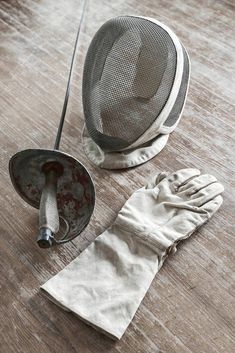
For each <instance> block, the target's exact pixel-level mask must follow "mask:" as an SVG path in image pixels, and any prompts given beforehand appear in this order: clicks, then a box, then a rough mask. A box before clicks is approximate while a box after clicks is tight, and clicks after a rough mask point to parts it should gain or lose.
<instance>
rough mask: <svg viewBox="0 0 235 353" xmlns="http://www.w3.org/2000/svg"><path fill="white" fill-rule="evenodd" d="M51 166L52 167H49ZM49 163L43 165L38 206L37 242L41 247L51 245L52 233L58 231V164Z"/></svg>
mask: <svg viewBox="0 0 235 353" xmlns="http://www.w3.org/2000/svg"><path fill="white" fill-rule="evenodd" d="M51 166H53V168H52V167H51ZM56 167H57V168H55V164H51V163H50V167H49V168H48V165H44V166H43V169H44V170H43V171H44V174H45V185H44V188H43V190H42V195H41V200H40V208H39V235H38V238H37V243H38V245H39V246H40V247H41V248H49V247H51V246H52V245H53V239H54V234H56V233H57V232H58V231H59V227H60V219H59V212H58V206H57V181H58V177H59V174H61V173H58V166H57V165H56Z"/></svg>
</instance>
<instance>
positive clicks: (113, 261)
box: [41, 169, 224, 339]
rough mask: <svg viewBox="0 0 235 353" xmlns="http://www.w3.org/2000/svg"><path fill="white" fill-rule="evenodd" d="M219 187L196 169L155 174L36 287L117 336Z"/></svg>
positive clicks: (210, 208) (213, 206) (217, 202)
mask: <svg viewBox="0 0 235 353" xmlns="http://www.w3.org/2000/svg"><path fill="white" fill-rule="evenodd" d="M223 190H224V189H223V186H222V185H221V184H220V183H218V182H217V180H216V178H215V177H213V176H211V175H208V174H205V175H200V171H199V170H197V169H183V170H179V171H177V172H175V173H173V174H171V175H169V176H168V175H167V174H166V173H160V174H158V175H157V176H155V177H154V178H152V179H151V180H150V181H149V183H148V184H147V186H146V187H143V188H141V189H139V190H137V191H136V192H134V193H133V195H132V196H131V197H130V199H129V200H128V201H127V202H126V203H125V205H124V206H123V208H122V209H121V211H120V212H119V214H118V216H117V218H116V220H115V222H114V224H113V225H112V226H111V227H110V228H109V229H107V230H106V231H105V232H104V233H103V234H101V235H100V236H98V237H97V239H96V240H95V241H94V242H93V243H92V244H91V245H89V246H88V248H87V249H86V250H84V252H83V253H82V254H81V255H79V256H78V257H77V258H76V259H75V260H74V261H72V262H71V263H70V264H69V265H68V266H67V267H66V268H65V269H64V270H62V271H61V272H59V273H58V274H57V275H56V276H54V277H53V278H52V279H50V280H49V281H48V282H46V283H45V284H44V285H43V286H42V287H41V288H42V289H43V290H44V291H46V293H47V295H48V296H49V298H50V299H51V300H53V301H54V302H56V303H57V304H58V305H60V306H62V307H63V308H64V309H66V310H69V311H72V312H73V313H75V314H76V315H78V316H79V317H80V318H81V319H82V320H84V321H86V322H87V323H88V324H90V325H92V326H94V327H95V328H97V329H99V330H101V331H103V332H104V333H105V334H107V335H109V336H111V337H112V338H118V339H120V338H121V336H122V335H123V333H124V332H125V330H126V328H127V327H128V325H129V323H130V322H131V320H132V318H133V316H134V314H135V312H136V310H137V309H138V306H139V305H140V303H141V301H142V299H143V297H144V295H145V294H146V292H147V290H148V288H149V286H150V284H151V282H152V280H153V278H154V276H155V274H156V273H157V272H158V270H159V269H160V267H161V266H162V264H163V262H164V260H165V258H166V257H167V256H168V254H169V253H170V252H172V251H175V250H176V245H177V244H178V242H179V241H180V240H182V239H185V238H187V237H189V236H190V235H191V234H192V233H193V232H194V231H195V230H196V229H197V228H198V227H200V226H201V225H202V224H203V223H205V222H206V221H207V220H208V219H209V218H210V217H211V216H212V215H213V214H214V213H215V212H216V211H217V210H218V208H219V207H220V206H221V204H222V201H223V199H222V197H221V195H220V194H221V193H222V192H223Z"/></svg>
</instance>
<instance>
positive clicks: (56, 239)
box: [9, 0, 95, 248]
mask: <svg viewBox="0 0 235 353" xmlns="http://www.w3.org/2000/svg"><path fill="white" fill-rule="evenodd" d="M85 7H86V0H84V2H83V9H82V15H81V19H80V22H79V26H78V30H77V35H76V40H75V45H74V50H73V55H72V60H71V65H70V71H69V77H68V82H67V88H66V93H65V98H64V104H63V109H62V113H61V117H60V122H59V127H58V130H57V135H56V139H55V144H54V149H52V150H48V149H26V150H22V151H20V152H17V153H16V154H15V155H13V156H12V157H11V159H10V161H9V173H10V177H11V181H12V184H13V186H14V188H15V190H16V191H17V193H18V194H19V195H20V196H21V197H22V198H23V199H24V200H25V201H26V202H27V203H28V204H30V205H31V206H33V207H35V208H37V209H39V235H38V237H37V243H38V245H39V246H40V247H41V248H49V247H51V246H54V245H59V244H64V243H66V242H68V241H71V240H72V239H74V238H75V237H77V236H78V235H79V234H80V233H81V232H82V231H83V229H84V228H85V227H86V226H87V224H88V223H89V220H90V217H91V215H92V213H93V210H94V205H95V188H94V184H93V181H92V178H91V176H90V174H89V173H88V171H87V170H86V168H85V167H84V166H83V165H82V163H81V162H79V161H78V160H77V159H75V158H74V157H72V156H71V155H69V154H67V153H64V152H61V151H59V146H60V140H61V134H62V130H63V126H64V120H65V115H66V111H67V105H68V99H69V94H70V87H71V80H72V76H73V70H74V66H75V57H76V52H77V47H78V41H79V36H80V32H81V25H82V22H83V18H84V13H85Z"/></svg>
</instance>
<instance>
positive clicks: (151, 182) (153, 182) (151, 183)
mask: <svg viewBox="0 0 235 353" xmlns="http://www.w3.org/2000/svg"><path fill="white" fill-rule="evenodd" d="M167 175H168V173H166V172H162V173H158V174H156V175H153V176H151V177H150V178H149V180H148V182H147V184H146V186H145V189H153V188H154V187H155V186H157V185H158V184H159V183H160V181H162V180H163V179H165V177H166V176H167Z"/></svg>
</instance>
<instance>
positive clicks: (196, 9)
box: [0, 0, 235, 353]
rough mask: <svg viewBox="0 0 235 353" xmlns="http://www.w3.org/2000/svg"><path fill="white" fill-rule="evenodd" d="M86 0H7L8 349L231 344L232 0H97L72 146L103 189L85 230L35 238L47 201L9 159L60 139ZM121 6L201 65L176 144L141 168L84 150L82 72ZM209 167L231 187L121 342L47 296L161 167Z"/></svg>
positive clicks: (200, 352)
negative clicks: (54, 244) (21, 180)
mask: <svg viewBox="0 0 235 353" xmlns="http://www.w3.org/2000/svg"><path fill="white" fill-rule="evenodd" d="M80 5H81V2H80V0H70V1H66V0H56V1H55V0H34V1H32V0H1V1H0V38H1V39H0V40H1V41H0V44H1V49H0V54H1V56H0V58H1V60H0V111H1V120H0V143H1V153H0V166H1V169H0V170H1V178H0V220H1V221H0V230H1V232H0V233H1V234H0V236H1V237H0V251H1V266H0V284H1V289H0V290H1V295H0V305H1V310H0V351H1V353H11V352H12V353H16V352H17V353H34V352H37V353H39V352H40V353H53V352H56V353H58V352H59V353H72V352H79V353H157V352H159V351H161V352H165V353H176V352H177V353H190V352H194V353H222V352H224V353H232V352H234V349H235V337H234V316H235V315H234V313H235V301H234V247H235V241H234V208H235V201H234V200H235V190H234V171H235V168H234V160H235V158H234V154H235V152H234V151H235V149H234V140H235V134H234V115H235V109H234V93H235V92H234V88H235V75H234V73H235V32H234V27H235V4H234V2H233V0H230V1H229V0H224V1H223V0H221V1H215V0H206V1H204V0H177V1H171V0H142V1H138V0H125V1H124V0H113V1H108V0H100V1H95V0H90V2H89V8H88V13H87V16H86V23H85V26H84V28H83V33H82V36H81V48H80V54H79V55H78V60H77V67H76V75H75V81H74V85H73V90H72V97H71V101H70V104H69V111H68V116H67V121H66V124H65V129H64V134H63V138H62V144H61V148H62V149H63V150H64V151H66V152H68V153H70V154H71V155H73V156H75V157H77V158H79V159H80V160H81V161H82V163H84V164H85V166H86V167H87V168H88V169H89V171H90V172H91V174H92V176H93V178H94V181H95V184H96V189H97V203H96V210H95V213H94V216H93V218H92V221H91V223H90V225H89V226H88V228H87V229H86V230H85V232H84V233H83V235H82V236H81V237H80V238H77V239H76V240H74V241H73V242H72V243H70V244H67V245H64V246H62V247H60V248H56V249H52V250H49V251H47V250H41V249H39V248H38V246H37V245H36V242H35V236H36V230H37V212H36V211H35V210H34V209H32V208H31V207H30V206H28V205H27V204H25V203H24V202H23V201H22V200H21V199H20V197H19V196H18V195H17V194H16V193H15V192H14V190H13V187H12V185H11V182H10V179H9V175H8V161H9V158H10V157H11V156H12V155H13V154H14V153H15V152H17V151H18V150H21V149H24V148H35V147H45V148H52V146H53V142H54V138H55V132H56V130H55V129H56V127H57V125H58V120H59V116H60V112H61V107H62V102H63V98H64V92H65V87H66V81H67V75H68V68H69V64H70V59H71V55H72V48H73V42H74V38H75V33H76V28H77V23H78V20H79V17H80V14H81V11H80ZM122 14H139V15H143V16H149V17H154V18H156V19H158V20H160V21H162V22H164V23H165V24H167V25H168V26H170V27H172V28H173V29H174V30H175V32H176V33H177V34H178V36H179V37H180V38H181V40H182V42H183V43H184V45H185V47H186V48H187V50H188V52H189V55H190V58H191V62H192V74H191V84H190V90H189V95H188V99H187V103H186V107H185V110H184V114H183V117H182V120H181V122H180V124H179V126H178V127H177V129H176V130H175V132H174V133H173V134H172V135H171V137H170V139H169V142H168V145H167V146H166V148H165V149H164V150H163V151H162V152H161V153H160V154H159V155H158V156H157V157H155V158H154V159H153V160H151V161H150V162H148V163H146V164H144V165H142V166H140V167H138V168H135V169H133V170H128V171H122V172H120V173H118V172H112V171H105V170H100V169H98V168H95V167H93V166H92V165H91V164H90V163H89V161H88V160H87V159H86V157H85V156H84V153H83V150H82V146H81V139H80V131H81V129H82V126H83V114H82V106H81V76H82V67H83V62H84V57H85V53H86V50H87V47H88V45H89V42H90V40H91V38H92V36H93V35H94V33H95V31H96V30H97V29H98V28H99V26H100V25H101V24H102V23H103V22H105V21H106V20H107V19H109V18H111V17H114V16H117V15H122ZM183 167H198V168H200V169H202V171H203V172H207V173H211V174H214V175H215V176H216V177H217V178H218V179H219V180H220V181H221V182H222V183H223V184H224V186H225V193H224V204H223V206H222V208H221V209H220V210H219V212H218V213H217V214H216V215H215V216H214V218H213V219H212V220H211V221H210V222H209V223H207V224H206V225H205V226H204V227H203V228H201V229H200V230H199V231H198V232H197V233H195V234H194V235H193V236H192V237H191V238H190V239H189V240H188V241H186V242H184V243H183V244H182V245H181V246H179V250H178V252H177V253H176V254H175V255H173V256H171V257H170V258H169V259H168V260H167V261H166V263H165V265H164V267H163V268H162V270H161V271H160V273H159V274H158V275H157V277H156V278H155V280H154V281H153V284H152V286H151V288H150V290H149V292H148V294H147V295H146V297H145V299H144V301H143V303H142V304H141V306H140V308H139V310H138V312H137V314H136V316H135V318H134V320H133V322H132V323H131V325H130V326H129V328H128V330H127V332H126V334H125V335H124V336H123V338H122V340H121V341H119V342H116V343H115V342H113V341H112V340H110V339H109V338H106V337H105V336H103V335H102V334H100V333H98V332H96V331H95V330H94V329H92V328H90V327H88V326H87V325H86V324H84V323H82V322H81V321H80V320H79V319H78V318H76V317H75V316H73V315H72V314H70V313H67V312H64V311H63V310H61V309H60V308H58V307H57V306H56V305H54V304H52V303H51V302H49V301H48V300H46V299H45V298H44V297H43V295H42V294H41V292H40V291H39V286H40V285H41V284H42V283H44V282H45V281H46V280H47V279H49V278H50V277H51V276H53V275H54V274H56V273H57V272H58V271H59V270H61V269H62V268H64V266H65V265H66V264H68V263H69V262H70V261H71V260H72V259H74V258H75V257H76V256H77V255H78V254H79V252H80V251H81V250H82V249H83V248H84V247H85V246H87V244H88V243H89V242H90V241H91V240H92V239H93V238H94V237H95V235H98V234H99V233H100V232H102V231H103V230H104V229H105V228H106V227H107V226H108V225H109V224H110V223H111V222H112V220H113V219H114V218H115V215H116V213H117V211H118V210H119V209H120V207H121V206H122V204H123V203H124V201H125V199H127V198H128V196H129V195H130V194H131V193H132V192H133V191H134V190H135V189H137V188H138V187H140V186H141V185H143V184H144V183H145V181H146V178H147V177H148V176H149V174H150V173H157V172H159V171H163V170H167V171H174V170H177V169H180V168H183Z"/></svg>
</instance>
